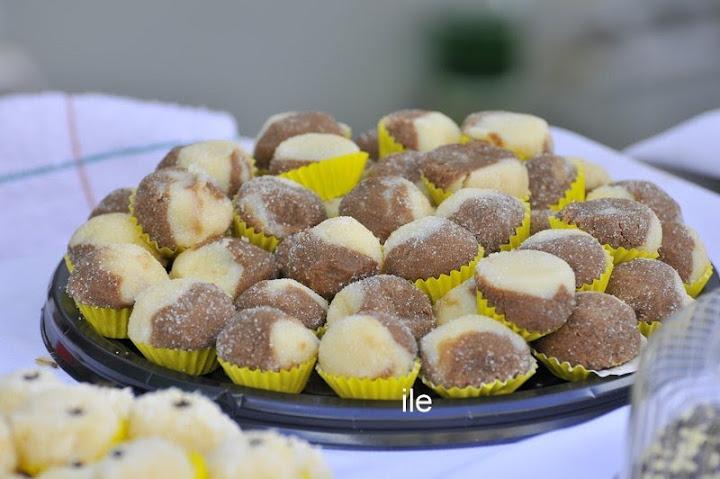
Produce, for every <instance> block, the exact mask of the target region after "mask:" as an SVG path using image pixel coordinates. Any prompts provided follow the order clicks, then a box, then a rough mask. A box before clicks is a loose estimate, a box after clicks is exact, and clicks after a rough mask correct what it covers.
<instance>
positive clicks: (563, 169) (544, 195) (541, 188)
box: [525, 155, 579, 209]
mask: <svg viewBox="0 0 720 479" xmlns="http://www.w3.org/2000/svg"><path fill="white" fill-rule="evenodd" d="M525 167H526V168H527V171H528V179H529V180H530V206H531V207H532V208H533V209H547V208H550V207H551V206H553V205H555V204H556V203H557V202H558V201H559V200H560V199H562V198H563V196H565V192H566V191H567V190H568V189H570V186H571V185H572V184H573V182H574V181H575V180H577V178H578V174H579V171H578V168H577V166H575V164H574V163H572V162H571V161H569V160H567V159H565V158H564V157H562V156H557V155H540V156H536V157H534V158H532V159H530V160H528V161H527V162H526V163H525Z"/></svg>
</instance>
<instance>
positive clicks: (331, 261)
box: [277, 216, 383, 298]
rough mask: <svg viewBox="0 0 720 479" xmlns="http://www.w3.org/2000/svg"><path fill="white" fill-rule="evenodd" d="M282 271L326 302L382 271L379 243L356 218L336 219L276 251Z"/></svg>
mask: <svg viewBox="0 0 720 479" xmlns="http://www.w3.org/2000/svg"><path fill="white" fill-rule="evenodd" d="M277 256H278V261H279V263H280V267H281V271H282V272H283V273H284V275H285V276H286V277H288V278H291V279H294V280H297V281H299V282H301V283H302V284H304V285H305V286H307V287H308V288H310V289H312V290H313V291H315V292H316V293H318V294H319V295H321V296H324V297H326V298H328V297H332V296H333V295H334V294H335V293H337V292H338V291H340V290H341V289H342V288H343V287H345V286H346V285H348V284H350V283H351V282H353V281H357V280H359V279H362V278H366V277H368V276H372V275H374V274H378V273H379V272H380V269H381V268H382V263H383V255H382V247H381V246H380V241H379V240H378V239H377V238H376V237H375V236H374V235H373V234H372V232H371V231H370V230H369V229H367V228H366V227H365V226H363V225H362V224H361V223H360V222H359V221H357V220H356V219H355V218H350V217H349V216H338V217H337V218H330V219H328V220H325V221H323V222H322V223H320V224H319V225H317V226H315V227H313V228H310V229H308V230H305V231H302V232H300V233H297V234H295V235H293V236H291V237H290V238H288V239H287V240H286V241H283V242H282V243H281V244H280V247H279V248H278V251H277Z"/></svg>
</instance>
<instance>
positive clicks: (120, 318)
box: [75, 303, 132, 339]
mask: <svg viewBox="0 0 720 479" xmlns="http://www.w3.org/2000/svg"><path fill="white" fill-rule="evenodd" d="M75 304H76V305H77V308H78V309H79V310H80V313H81V314H82V315H83V318H85V320H86V321H87V322H88V323H90V326H92V327H93V329H94V330H95V331H97V332H98V334H100V335H101V336H104V337H106V338H114V339H124V338H127V326H128V320H129V319H130V313H132V308H120V309H113V308H101V307H98V306H91V305H89V304H82V303H75Z"/></svg>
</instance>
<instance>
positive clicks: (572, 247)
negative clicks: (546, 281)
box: [519, 229, 613, 292]
mask: <svg viewBox="0 0 720 479" xmlns="http://www.w3.org/2000/svg"><path fill="white" fill-rule="evenodd" d="M519 249H521V250H523V249H527V250H537V251H545V252H546V253H550V254H552V255H555V256H557V257H558V258H561V259H563V260H565V262H566V263H567V264H568V265H570V267H571V268H572V270H573V272H574V273H575V287H576V288H577V289H578V290H581V291H586V290H592V291H600V292H603V291H605V288H606V287H607V282H608V280H609V279H610V273H612V268H613V259H612V256H611V255H610V253H609V252H608V251H607V250H606V249H605V248H603V246H602V245H601V244H600V242H599V241H598V240H596V239H595V238H593V237H592V236H591V235H590V234H588V233H585V232H584V231H582V230H578V229H559V230H558V229H551V230H544V231H540V232H539V233H535V234H534V235H532V236H530V237H529V238H528V239H526V240H525V241H523V243H522V244H521V245H520V248H519Z"/></svg>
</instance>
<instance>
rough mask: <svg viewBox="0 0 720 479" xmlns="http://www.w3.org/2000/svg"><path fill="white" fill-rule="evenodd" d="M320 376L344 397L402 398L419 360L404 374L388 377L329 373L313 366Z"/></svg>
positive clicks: (412, 382) (417, 367) (417, 371)
mask: <svg viewBox="0 0 720 479" xmlns="http://www.w3.org/2000/svg"><path fill="white" fill-rule="evenodd" d="M315 369H316V371H317V372H318V374H319V375H320V377H322V378H323V380H325V382H326V383H327V384H328V386H330V387H331V388H332V390H333V391H335V393H336V394H337V395H338V396H340V397H341V398H344V399H386V400H389V399H402V397H403V394H405V393H407V391H409V390H410V388H411V387H412V385H413V384H415V379H416V378H417V376H418V373H419V372H420V361H417V360H416V361H415V365H414V366H413V368H412V370H411V371H410V372H409V373H407V374H406V375H404V376H396V377H390V378H375V379H369V378H354V377H348V376H340V375H336V374H330V373H327V372H325V371H323V370H322V368H321V367H320V366H319V365H318V366H316V367H315Z"/></svg>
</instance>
